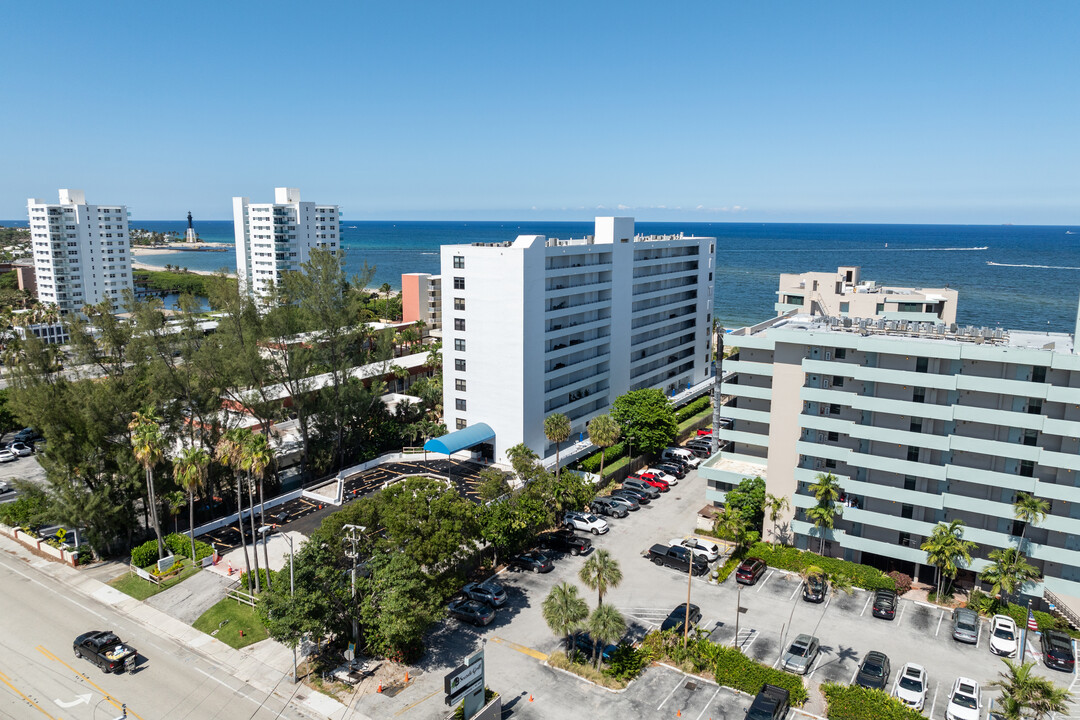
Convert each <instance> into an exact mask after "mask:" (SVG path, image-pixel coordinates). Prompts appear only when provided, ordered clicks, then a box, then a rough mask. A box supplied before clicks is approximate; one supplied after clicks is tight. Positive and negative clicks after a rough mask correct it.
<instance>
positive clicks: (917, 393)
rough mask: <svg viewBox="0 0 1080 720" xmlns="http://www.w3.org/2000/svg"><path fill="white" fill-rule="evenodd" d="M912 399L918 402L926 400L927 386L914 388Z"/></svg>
mask: <svg viewBox="0 0 1080 720" xmlns="http://www.w3.org/2000/svg"><path fill="white" fill-rule="evenodd" d="M911 401H912V402H917V403H921V402H926V388H921V387H917V388H913V389H912V391H911Z"/></svg>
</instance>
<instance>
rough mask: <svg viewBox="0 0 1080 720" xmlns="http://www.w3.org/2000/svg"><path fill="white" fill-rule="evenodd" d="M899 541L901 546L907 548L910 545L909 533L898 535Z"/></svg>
mask: <svg viewBox="0 0 1080 720" xmlns="http://www.w3.org/2000/svg"><path fill="white" fill-rule="evenodd" d="M899 540H900V544H901V545H903V546H904V547H909V546H910V545H911V533H906V532H902V533H900V534H899Z"/></svg>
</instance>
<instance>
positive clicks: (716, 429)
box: [712, 327, 724, 455]
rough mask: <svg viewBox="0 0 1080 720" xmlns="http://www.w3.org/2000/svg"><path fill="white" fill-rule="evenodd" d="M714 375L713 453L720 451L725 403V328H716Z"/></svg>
mask: <svg viewBox="0 0 1080 720" xmlns="http://www.w3.org/2000/svg"><path fill="white" fill-rule="evenodd" d="M714 364H715V374H714V375H713V391H712V393H713V403H712V454H713V455H715V454H716V453H718V452H719V451H720V407H721V406H722V405H723V403H724V394H723V392H721V389H720V385H721V383H723V381H724V328H722V327H717V328H716V362H715V363H714Z"/></svg>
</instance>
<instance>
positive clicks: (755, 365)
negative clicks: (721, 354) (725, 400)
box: [724, 360, 773, 377]
mask: <svg viewBox="0 0 1080 720" xmlns="http://www.w3.org/2000/svg"><path fill="white" fill-rule="evenodd" d="M724 372H725V373H729V372H734V373H745V374H747V375H765V376H767V377H772V374H773V364H772V363H766V362H752V361H750V360H725V361H724Z"/></svg>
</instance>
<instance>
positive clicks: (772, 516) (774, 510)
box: [765, 493, 791, 545]
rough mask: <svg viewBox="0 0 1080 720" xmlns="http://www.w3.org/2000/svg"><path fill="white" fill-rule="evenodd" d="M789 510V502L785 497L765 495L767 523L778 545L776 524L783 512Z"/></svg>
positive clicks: (778, 532) (778, 536) (778, 537)
mask: <svg viewBox="0 0 1080 720" xmlns="http://www.w3.org/2000/svg"><path fill="white" fill-rule="evenodd" d="M790 508H791V501H790V500H789V499H788V497H787V495H773V494H772V493H767V494H766V495H765V512H766V513H768V515H769V522H771V523H772V526H773V538H774V540H775V542H776V544H778V545H779V544H780V530H779V527H778V525H777V523H778V522H779V521H780V518H781V516H783V514H784V512H785V511H786V510H788V509H790Z"/></svg>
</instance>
